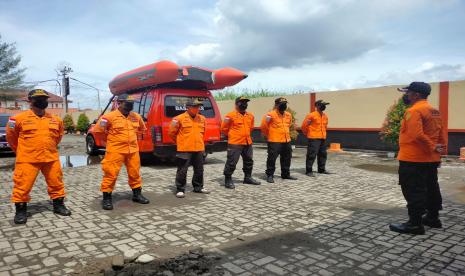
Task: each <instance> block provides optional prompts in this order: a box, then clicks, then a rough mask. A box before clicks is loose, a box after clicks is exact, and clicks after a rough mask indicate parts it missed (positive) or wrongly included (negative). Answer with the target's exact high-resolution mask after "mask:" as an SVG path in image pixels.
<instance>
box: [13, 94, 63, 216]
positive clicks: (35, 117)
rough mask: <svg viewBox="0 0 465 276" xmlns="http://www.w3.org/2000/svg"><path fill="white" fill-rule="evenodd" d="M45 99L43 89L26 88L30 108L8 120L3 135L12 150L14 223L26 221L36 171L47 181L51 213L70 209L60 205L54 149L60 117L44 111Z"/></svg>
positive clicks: (59, 177)
mask: <svg viewBox="0 0 465 276" xmlns="http://www.w3.org/2000/svg"><path fill="white" fill-rule="evenodd" d="M48 98H49V96H48V93H47V92H46V91H45V90H42V89H34V90H32V91H30V92H29V94H28V99H29V102H30V104H31V109H30V110H28V111H25V112H22V113H20V114H18V115H16V116H13V117H11V118H10V119H9V121H8V126H7V131H6V138H7V141H8V143H9V144H10V146H11V148H12V149H13V150H14V151H15V152H16V164H15V171H14V174H13V182H14V187H13V195H12V198H11V200H12V201H13V202H14V203H15V207H16V214H15V218H14V222H15V223H16V224H24V223H26V222H27V202H29V201H30V199H31V198H30V196H29V193H30V192H31V189H32V186H33V184H34V182H35V180H36V178H37V175H38V174H39V171H41V172H42V174H43V175H44V177H45V181H46V182H47V187H48V188H47V191H48V194H49V196H50V198H51V199H52V201H53V212H54V213H56V214H58V215H61V216H70V215H71V211H69V210H68V209H67V208H66V207H65V205H64V198H65V186H64V184H63V172H62V170H61V164H60V159H59V156H58V149H57V148H58V144H59V143H60V141H61V138H62V137H63V134H64V126H63V121H62V120H61V119H60V117H58V116H55V115H52V114H50V113H48V112H46V111H45V109H46V108H47V106H48Z"/></svg>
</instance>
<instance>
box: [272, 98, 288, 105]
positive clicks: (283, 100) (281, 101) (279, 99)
mask: <svg viewBox="0 0 465 276" xmlns="http://www.w3.org/2000/svg"><path fill="white" fill-rule="evenodd" d="M280 103H287V99H286V98H284V97H279V98H277V99H276V100H274V104H280Z"/></svg>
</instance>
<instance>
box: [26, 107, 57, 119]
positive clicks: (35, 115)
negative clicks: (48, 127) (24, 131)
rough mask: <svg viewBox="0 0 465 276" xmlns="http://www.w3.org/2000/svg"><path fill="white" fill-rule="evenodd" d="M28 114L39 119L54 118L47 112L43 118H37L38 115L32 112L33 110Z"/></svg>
mask: <svg viewBox="0 0 465 276" xmlns="http://www.w3.org/2000/svg"><path fill="white" fill-rule="evenodd" d="M28 112H29V114H28V115H29V116H34V117H37V118H44V117H47V118H52V114H50V113H48V112H47V111H45V113H44V116H42V117H39V116H37V114H35V113H34V111H32V109H29V110H28Z"/></svg>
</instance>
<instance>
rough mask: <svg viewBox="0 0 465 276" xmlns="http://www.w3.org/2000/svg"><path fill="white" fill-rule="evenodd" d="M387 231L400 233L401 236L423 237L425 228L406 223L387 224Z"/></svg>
mask: <svg viewBox="0 0 465 276" xmlns="http://www.w3.org/2000/svg"><path fill="white" fill-rule="evenodd" d="M389 229H390V230H391V231H394V232H397V233H401V234H413V235H424V234H425V227H423V225H422V224H420V225H414V224H412V223H410V222H406V223H391V224H389Z"/></svg>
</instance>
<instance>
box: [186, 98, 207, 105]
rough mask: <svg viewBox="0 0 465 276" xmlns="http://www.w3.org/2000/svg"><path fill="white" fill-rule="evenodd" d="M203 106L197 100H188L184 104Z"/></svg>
mask: <svg viewBox="0 0 465 276" xmlns="http://www.w3.org/2000/svg"><path fill="white" fill-rule="evenodd" d="M199 105H203V102H202V101H201V100H199V99H197V98H193V99H189V100H188V101H187V103H186V106H199Z"/></svg>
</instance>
